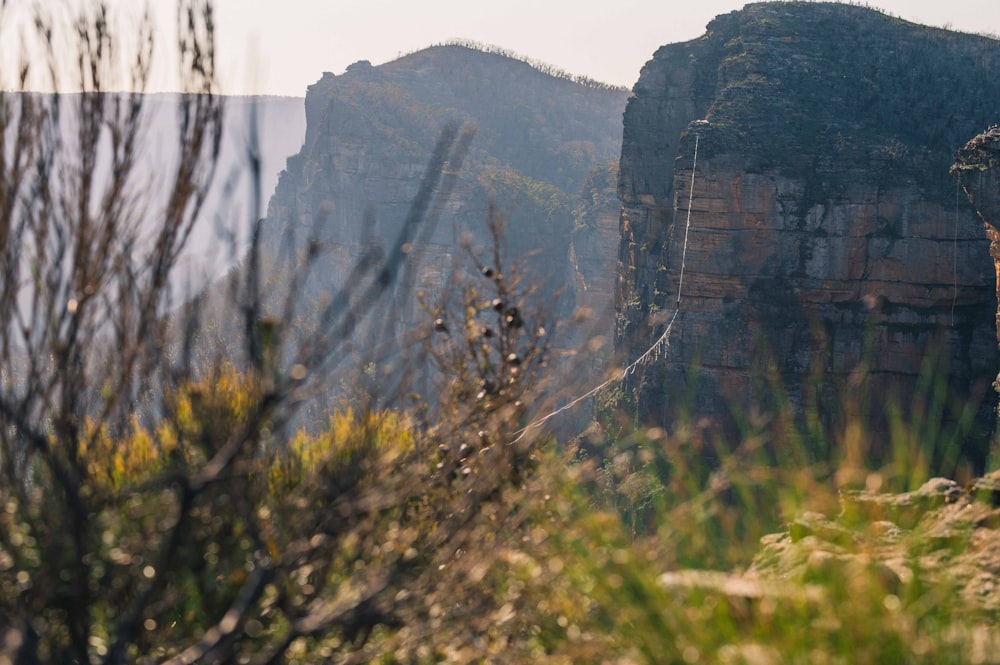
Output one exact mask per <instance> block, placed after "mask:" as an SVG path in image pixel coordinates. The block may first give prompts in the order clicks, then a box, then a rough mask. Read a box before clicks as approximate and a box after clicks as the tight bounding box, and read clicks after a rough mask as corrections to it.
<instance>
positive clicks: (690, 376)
mask: <svg viewBox="0 0 1000 665" xmlns="http://www.w3.org/2000/svg"><path fill="white" fill-rule="evenodd" d="M997 63H1000V43H998V42H996V41H993V40H989V39H985V38H981V37H975V36H969V35H961V34H956V33H951V32H946V31H943V30H939V29H931V28H924V27H921V26H916V25H913V24H909V23H906V22H904V21H900V20H898V19H893V18H890V17H887V16H885V15H882V14H880V13H878V12H875V11H872V10H868V9H865V8H861V7H853V6H846V5H840V4H832V3H809V4H806V3H766V4H754V5H748V6H747V7H746V8H744V9H743V10H742V11H739V12H733V13H731V14H728V15H725V16H721V17H719V18H718V19H716V20H715V21H713V22H712V23H711V24H710V25H709V26H708V31H707V32H706V34H705V35H704V36H703V37H701V38H700V39H697V40H694V41H692V42H687V43H684V44H674V45H670V46H665V47H663V48H661V49H660V50H659V51H658V52H657V53H656V54H655V56H654V58H653V59H652V60H651V61H650V62H649V63H647V65H646V66H645V67H644V69H643V72H642V75H641V77H640V79H639V82H638V83H637V84H636V86H635V90H634V97H633V98H632V99H631V100H630V101H629V105H628V108H627V110H626V114H625V126H624V138H623V145H622V157H621V178H620V182H619V196H620V198H621V200H622V204H623V209H622V216H621V245H620V253H619V259H620V271H619V284H618V290H617V307H618V325H617V348H618V350H619V353H620V356H621V359H622V360H623V361H624V362H628V361H630V360H632V359H634V358H637V357H638V356H639V355H640V354H642V353H643V351H645V350H646V349H647V348H649V346H650V344H652V342H653V341H654V340H656V339H657V338H658V337H659V336H660V335H661V334H662V332H663V330H664V327H665V324H666V322H667V321H668V320H669V318H670V317H671V316H672V314H673V312H674V309H675V307H676V301H677V296H678V284H679V281H680V272H681V260H682V254H683V251H684V250H683V242H684V237H685V231H686V225H687V221H688V217H689V215H690V230H689V238H690V240H689V243H688V246H687V254H686V264H685V266H686V267H685V271H684V278H683V289H682V291H681V293H680V296H681V304H680V307H679V310H680V311H679V314H678V316H677V320H676V323H675V326H674V327H673V328H672V331H671V335H670V337H669V344H670V347H669V350H668V351H667V353H666V354H665V355H664V356H663V357H661V359H660V360H658V361H657V362H655V363H650V364H647V365H644V366H643V367H641V368H640V370H639V371H638V372H637V373H636V374H635V375H634V378H633V379H632V384H631V387H632V388H633V390H634V391H635V393H636V397H637V402H638V410H639V416H640V418H642V419H643V420H645V421H647V422H653V423H656V424H660V425H665V426H667V427H670V426H671V425H672V424H673V423H674V421H675V420H676V418H677V417H678V416H679V414H687V415H691V414H693V415H695V416H698V415H705V416H709V417H710V419H711V420H712V421H713V422H721V423H726V422H728V423H730V424H731V425H732V424H733V423H734V422H735V421H736V420H738V419H739V418H741V417H744V416H746V415H747V414H748V413H751V412H754V411H763V412H765V413H766V412H773V411H776V410H781V409H791V411H792V412H793V413H795V414H796V415H798V416H800V417H802V416H803V415H805V414H811V415H813V416H816V419H818V420H821V421H825V422H826V425H827V426H828V427H831V428H834V429H836V428H837V427H839V426H840V425H841V423H842V420H843V419H844V418H846V417H849V416H852V415H859V414H860V415H861V416H862V417H863V418H864V419H865V420H867V422H868V425H869V431H870V432H871V434H872V435H873V436H872V438H873V440H877V439H878V436H879V430H880V428H883V427H884V426H885V424H884V422H883V415H884V413H885V409H886V407H887V406H890V405H893V404H896V405H900V406H901V407H903V408H904V409H906V408H909V407H910V406H912V405H914V404H916V403H917V402H920V401H921V400H923V399H924V398H925V397H926V395H925V394H923V392H922V390H923V389H922V388H921V384H920V377H921V376H929V377H932V378H933V381H931V383H932V384H933V383H934V382H942V383H944V384H946V385H947V388H948V394H949V395H951V396H954V397H956V398H958V399H959V400H960V401H961V402H963V403H967V402H968V401H972V402H973V403H975V402H977V401H982V400H983V399H984V397H985V396H987V395H989V394H990V391H989V390H988V388H989V384H990V382H991V381H992V377H993V375H994V374H995V367H996V361H997V351H996V349H995V348H994V347H995V344H994V343H993V339H994V336H995V331H994V326H993V315H992V312H993V311H994V309H995V302H994V293H993V292H994V283H995V280H994V274H993V269H992V267H991V266H990V262H989V256H988V254H987V252H986V247H985V246H984V243H985V241H984V240H983V237H982V234H981V231H980V228H979V223H978V221H977V219H976V216H975V212H974V211H973V210H972V209H971V208H970V207H969V206H968V205H967V204H966V203H965V202H964V201H962V200H959V197H958V196H957V191H956V188H955V185H954V183H953V182H952V181H951V180H950V179H949V178H948V175H947V172H948V167H949V166H950V163H951V159H952V155H953V154H954V151H955V149H956V148H957V147H958V146H960V145H961V144H962V143H963V142H964V140H965V138H967V136H966V137H963V136H962V132H963V131H970V132H971V133H975V131H978V129H980V128H982V127H983V126H986V125H988V124H989V122H990V120H991V119H993V118H994V117H995V113H996V109H997V108H998V107H1000V85H998V83H997V82H996V81H995V79H994V78H993V77H991V76H990V72H991V71H995V70H993V69H992V67H993V65H995V64H997ZM696 144H697V147H698V156H697V167H696V170H695V171H694V184H693V189H691V183H692V166H693V162H694V157H695V146H696ZM689 197H690V201H691V205H690V210H689V205H688V201H689ZM845 405H846V408H845ZM915 408H916V407H915ZM991 408H992V404H991V403H989V402H983V403H982V405H981V407H980V408H979V412H978V413H979V416H978V421H977V422H978V427H979V431H976V432H973V431H966V432H964V438H965V441H966V443H965V444H964V445H965V449H964V451H963V452H964V453H965V454H966V456H967V457H968V458H969V459H971V460H972V461H973V463H974V464H975V465H981V464H982V462H983V460H984V457H985V452H986V448H985V446H986V443H985V441H986V436H985V432H986V430H988V429H989V428H990V427H991V424H990V421H991V418H990V411H991Z"/></svg>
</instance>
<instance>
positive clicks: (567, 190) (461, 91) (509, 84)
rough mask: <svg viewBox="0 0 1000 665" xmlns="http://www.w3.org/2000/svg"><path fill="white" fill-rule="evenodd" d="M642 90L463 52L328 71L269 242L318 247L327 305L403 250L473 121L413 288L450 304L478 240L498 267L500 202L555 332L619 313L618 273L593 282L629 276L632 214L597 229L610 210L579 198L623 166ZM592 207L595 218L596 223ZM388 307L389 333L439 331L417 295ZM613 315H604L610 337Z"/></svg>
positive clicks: (565, 338)
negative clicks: (494, 217)
mask: <svg viewBox="0 0 1000 665" xmlns="http://www.w3.org/2000/svg"><path fill="white" fill-rule="evenodd" d="M627 94H628V93H627V91H625V90H623V89H617V88H611V87H605V86H601V85H583V84H581V83H579V82H576V81H573V80H568V79H566V78H561V77H559V76H552V75H550V74H548V73H545V72H543V71H539V70H538V69H535V68H533V67H532V66H530V65H529V64H527V63H525V62H521V61H519V60H517V59H514V58H510V57H506V56H504V55H501V54H497V53H488V52H483V51H479V50H476V49H472V48H467V47H464V46H455V45H452V46H439V47H433V48H429V49H426V50H423V51H419V52H417V53H413V54H411V55H408V56H405V57H403V58H400V59H399V60H396V61H393V62H390V63H386V64H384V65H381V66H378V67H373V66H371V65H370V64H369V63H367V62H359V63H356V64H354V65H352V66H350V67H349V68H348V70H347V71H346V72H345V73H344V74H342V75H339V76H334V75H333V74H325V75H324V76H323V78H322V79H321V80H319V81H318V82H317V83H316V84H314V85H312V86H310V88H309V91H308V94H307V96H306V100H305V107H306V115H307V130H306V137H305V142H304V145H303V147H302V150H301V151H300V152H299V154H297V155H295V156H293V157H292V158H290V159H289V160H288V165H287V169H286V171H285V172H283V173H282V175H281V178H280V181H279V183H278V186H277V189H276V190H275V194H274V196H273V198H272V199H271V203H270V205H269V209H268V217H267V221H266V223H265V228H264V234H265V236H266V237H265V246H267V247H268V248H271V249H273V250H275V251H283V250H282V249H281V248H293V251H300V252H301V251H303V250H304V247H305V243H306V241H307V240H309V239H310V238H312V237H315V238H317V239H318V240H320V241H321V245H322V252H323V259H322V261H321V264H320V265H319V266H318V269H317V270H315V271H314V278H313V279H312V280H311V282H310V283H309V286H308V290H309V291H310V293H309V294H308V295H309V296H315V297H318V298H320V299H321V298H323V297H324V294H332V293H335V292H336V291H337V289H339V288H341V287H343V286H345V285H347V286H349V285H350V284H351V280H352V278H353V277H354V276H353V275H352V274H351V270H352V267H353V266H354V265H355V262H356V260H357V259H358V257H360V256H362V255H363V254H364V253H365V252H366V251H367V249H366V248H367V247H370V246H372V245H375V246H381V247H383V248H385V247H389V246H391V245H392V243H393V242H394V240H395V238H396V237H397V234H398V233H399V231H400V229H401V227H402V225H403V223H404V220H405V219H406V217H407V213H408V211H409V209H410V206H411V203H412V202H413V200H414V197H415V196H416V194H417V192H418V190H419V188H420V185H421V179H422V177H423V175H424V172H425V169H426V168H427V166H428V161H429V159H430V156H431V154H432V150H433V148H434V145H435V142H436V141H437V140H438V138H439V136H440V133H441V130H442V128H443V127H444V126H446V125H447V124H449V123H456V124H459V125H462V126H474V127H475V131H476V133H475V136H474V138H473V139H472V142H471V144H470V146H469V150H468V153H467V154H466V155H465V159H464V163H463V165H462V168H461V169H457V168H455V165H453V164H448V165H447V166H446V168H445V171H446V174H447V176H448V177H450V178H453V179H454V188H453V190H452V192H451V195H450V196H448V197H447V198H446V199H443V200H439V202H440V204H441V206H440V208H439V209H436V210H435V211H434V212H435V215H434V217H435V218H436V224H435V225H433V226H428V225H425V226H424V227H423V228H422V229H421V231H420V234H421V235H420V237H419V240H418V241H417V242H415V243H413V247H412V248H411V251H410V252H408V254H407V268H406V270H407V277H406V278H405V280H404V281H406V284H405V286H406V288H407V289H408V290H409V291H410V294H411V295H412V294H413V293H422V294H423V296H424V301H425V302H426V303H429V304H430V305H431V306H433V305H434V304H436V303H437V301H438V297H439V296H440V295H441V294H442V292H444V291H445V290H446V289H447V288H448V282H449V279H451V276H452V274H453V272H454V270H455V269H456V265H457V264H460V263H461V261H462V258H463V255H464V253H465V250H464V249H463V246H470V247H472V248H473V250H478V252H479V254H480V255H481V256H482V257H483V258H484V260H488V259H487V258H486V257H487V256H488V255H487V254H486V253H485V252H486V250H488V246H489V242H490V241H489V234H488V232H487V229H486V224H485V220H486V217H487V211H488V209H489V207H490V205H491V204H494V205H495V206H496V209H497V210H498V211H499V213H500V214H501V216H502V217H503V218H504V219H505V220H506V229H505V235H504V245H505V249H506V255H507V265H508V266H510V265H512V264H518V265H519V266H520V269H521V273H522V275H523V276H524V277H525V278H526V283H525V287H526V288H528V287H536V288H537V293H536V296H535V300H536V301H538V302H542V303H545V304H546V305H547V306H548V309H547V311H546V313H545V314H546V316H547V317H548V318H549V322H550V323H551V322H553V320H554V319H556V318H562V319H564V318H568V316H567V315H568V314H569V313H570V312H571V311H572V310H573V309H574V308H575V307H576V306H577V305H581V306H588V307H591V308H594V309H600V310H602V311H604V312H605V313H606V314H608V313H610V310H611V302H612V298H611V295H610V291H611V289H610V288H609V287H608V286H607V285H606V284H607V281H608V279H607V278H593V274H594V266H595V265H602V266H603V270H601V271H598V272H603V273H604V274H605V275H607V276H611V275H613V274H614V256H615V251H616V246H617V204H616V205H615V211H616V212H615V215H614V217H613V218H610V219H609V218H608V217H607V216H605V217H603V218H601V219H602V220H603V221H602V222H601V223H600V224H598V223H597V219H598V215H597V212H596V211H597V209H598V208H602V205H599V204H598V203H599V202H598V203H594V202H591V203H590V204H589V205H585V204H584V202H581V199H580V194H581V191H583V190H584V189H585V188H586V189H587V192H586V195H587V196H588V197H590V189H592V187H597V185H596V180H600V179H601V178H602V177H603V176H602V175H601V174H603V173H606V171H607V170H608V169H610V168H615V167H614V166H609V163H613V162H614V160H615V159H616V157H617V154H618V152H619V150H620V145H621V143H620V139H621V113H622V110H623V109H624V106H625V100H626V97H627ZM615 172H616V171H615ZM595 179H596V180H595ZM591 180H595V184H593V185H592V186H591V185H587V183H588V182H589V181H591ZM598 189H600V187H598ZM598 198H601V197H598ZM604 198H613V197H606V196H605V197H604ZM604 207H606V206H604ZM585 208H586V209H591V210H592V212H591V215H590V218H589V221H587V222H585V221H583V216H585V215H586V212H585V210H584V209H585ZM602 209H603V208H602ZM609 221H610V222H611V225H612V227H613V229H614V233H608V230H609V229H608V226H609V224H608V222H609ZM576 226H579V227H580V228H579V229H577V231H579V232H575V231H574V228H575V227H576ZM577 241H579V242H577ZM591 287H593V288H591ZM553 304H555V306H554V307H553ZM382 309H384V310H385V311H381V309H380V311H379V312H377V313H376V318H378V319H380V322H379V323H378V324H377V325H378V326H380V327H386V326H387V327H388V328H391V329H392V330H393V331H394V333H399V334H400V335H403V334H405V333H407V332H409V331H411V330H412V329H413V328H414V327H416V326H423V327H424V328H426V327H427V325H428V321H429V319H428V312H426V311H424V310H423V309H422V308H421V307H420V306H419V305H418V304H417V302H416V301H415V300H414V299H412V298H410V299H408V300H407V301H406V302H402V301H396V302H394V304H393V305H392V306H391V307H384V308H382ZM612 318H613V317H611V316H605V317H604V318H603V319H600V321H599V323H600V324H601V325H603V326H604V328H606V330H605V331H603V334H604V337H605V338H607V339H608V340H610V338H611V336H612V330H611V327H612V326H611V321H612ZM430 320H432V319H430ZM588 325H593V324H588ZM565 328H566V327H565V326H558V327H556V335H555V336H556V339H555V343H556V344H557V345H558V346H560V347H562V348H563V349H565V348H567V347H569V346H572V344H574V343H575V342H576V341H579V340H580V339H582V338H584V337H586V334H585V333H584V332H582V331H567V330H566V329H565ZM608 346H610V344H609V345H608ZM605 355H609V354H605Z"/></svg>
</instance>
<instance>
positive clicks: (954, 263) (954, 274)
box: [951, 175, 962, 328]
mask: <svg viewBox="0 0 1000 665" xmlns="http://www.w3.org/2000/svg"><path fill="white" fill-rule="evenodd" d="M961 187H962V179H961V175H960V176H959V177H958V178H955V224H954V226H955V235H954V238H953V239H952V248H951V327H952V328H954V327H955V302H956V301H957V300H958V201H959V195H960V193H961V191H962V190H961Z"/></svg>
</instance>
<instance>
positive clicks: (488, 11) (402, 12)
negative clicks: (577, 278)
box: [217, 0, 1000, 95]
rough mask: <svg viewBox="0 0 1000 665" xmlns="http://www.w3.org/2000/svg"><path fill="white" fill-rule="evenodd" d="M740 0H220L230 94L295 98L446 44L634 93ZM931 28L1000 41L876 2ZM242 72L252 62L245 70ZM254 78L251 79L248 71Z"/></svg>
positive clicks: (955, 0)
mask: <svg viewBox="0 0 1000 665" xmlns="http://www.w3.org/2000/svg"><path fill="white" fill-rule="evenodd" d="M744 4H746V3H745V2H743V1H742V0H687V1H681V0H491V1H489V2H484V1H482V0H349V1H348V0H217V7H218V13H219V21H218V23H219V43H220V48H221V49H222V51H223V62H224V70H225V71H226V78H227V79H228V80H229V81H230V83H229V90H230V91H234V92H235V91H255V90H256V91H260V92H269V93H276V94H287V95H302V94H304V93H305V89H306V86H307V85H309V84H310V83H313V82H315V81H316V80H317V79H319V77H320V76H321V75H322V73H323V72H324V71H331V72H334V73H337V74H339V73H340V72H342V71H343V70H344V68H345V67H346V66H347V65H349V64H351V63H353V62H356V61H357V60H370V61H371V62H372V63H373V64H380V63H382V62H386V61H388V60H392V59H394V58H396V57H397V56H398V55H400V54H401V53H407V52H410V51H414V50H417V49H420V48H423V47H425V46H428V45H430V44H432V43H435V42H441V41H445V40H448V39H452V38H465V39H472V40H475V41H480V42H487V43H490V44H496V45H499V46H502V47H504V48H507V49H509V50H512V51H515V52H517V53H519V54H522V55H526V56H528V57H531V58H535V59H538V60H542V61H544V62H547V63H549V64H552V65H555V66H557V67H559V68H560V69H564V70H566V71H568V72H570V73H573V74H583V75H586V76H590V77H591V78H595V79H598V80H601V81H605V82H608V83H615V84H621V85H626V86H629V87H631V86H632V84H633V83H635V81H636V79H637V78H638V75H639V70H640V68H641V67H642V65H643V64H644V63H645V62H646V61H647V60H648V59H649V58H650V56H651V55H652V54H653V52H654V51H655V50H656V48H657V47H658V46H660V45H662V44H667V43H670V42H677V41H686V40H688V39H693V38H695V37H697V36H699V35H700V34H702V33H703V32H704V30H705V25H706V24H707V23H708V22H709V21H710V20H711V19H712V18H714V17H715V16H716V15H717V14H721V13H725V12H729V11H732V10H734V9H739V8H741V7H742V6H743V5H744ZM869 4H871V5H873V6H876V7H879V8H881V9H884V10H885V11H888V12H891V13H893V14H895V15H897V16H901V17H903V18H906V19H909V20H913V21H916V22H919V23H925V24H928V25H936V26H943V25H945V24H950V25H951V26H952V27H953V28H954V29H956V30H962V31H966V32H991V33H1000V2H998V1H997V0H875V1H874V2H870V3H869ZM246 65H250V67H249V68H247V67H246ZM253 72H256V74H254V73H253Z"/></svg>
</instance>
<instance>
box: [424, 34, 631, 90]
mask: <svg viewBox="0 0 1000 665" xmlns="http://www.w3.org/2000/svg"><path fill="white" fill-rule="evenodd" d="M435 46H461V47H463V48H468V49H472V50H474V51H480V52H481V53H491V54H493V55H500V56H503V57H505V58H510V59H511V60H517V61H519V62H523V63H525V64H527V65H530V66H531V67H532V68H534V69H537V70H538V71H540V72H542V73H543V74H548V75H549V76H554V77H556V78H560V79H565V80H567V81H572V82H573V83H578V84H580V85H582V86H585V87H587V88H592V89H594V90H607V91H609V92H628V91H629V89H628V87H626V86H624V85H611V84H610V83H605V82H603V81H598V80H596V79H592V78H590V77H589V76H580V75H577V74H570V73H569V72H567V71H565V70H563V69H559V68H558V67H556V66H554V65H550V64H549V63H547V62H542V61H541V60H535V59H534V58H529V57H527V56H524V55H521V54H519V53H515V52H513V51H510V50H508V49H505V48H503V47H501V46H496V45H495V44H483V43H481V42H477V41H473V40H471V39H450V40H448V41H446V42H441V43H438V44H432V45H431V48H433V47H435ZM421 50H423V49H421ZM414 53H416V51H414ZM407 55H412V54H407Z"/></svg>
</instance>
